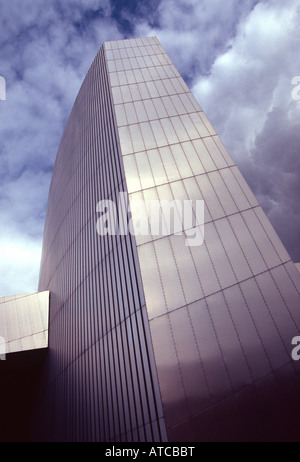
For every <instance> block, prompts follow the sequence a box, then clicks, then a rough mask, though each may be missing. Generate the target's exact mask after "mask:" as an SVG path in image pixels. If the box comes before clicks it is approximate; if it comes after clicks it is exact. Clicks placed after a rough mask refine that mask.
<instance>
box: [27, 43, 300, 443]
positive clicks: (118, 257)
mask: <svg viewBox="0 0 300 462" xmlns="http://www.w3.org/2000/svg"><path fill="white" fill-rule="evenodd" d="M120 194H123V195H122V196H121V197H123V198H126V197H127V194H128V200H129V206H130V207H129V211H130V213H129V214H128V216H127V215H126V216H124V213H123V212H124V208H122V207H119V206H118V207H116V208H112V210H113V213H111V214H110V215H109V216H108V215H106V214H107V210H108V209H109V207H110V205H109V204H119V205H120ZM104 200H105V201H106V202H103V201H104ZM101 201H102V202H101ZM162 201H167V202H168V203H169V204H172V207H173V206H174V208H172V210H169V212H170V213H169V218H170V217H174V216H175V215H176V213H177V214H178V213H179V211H178V207H179V206H180V204H186V203H189V204H192V206H193V214H194V215H193V217H194V219H195V218H196V219H198V217H197V214H196V208H195V207H196V205H195V204H196V203H197V201H198V202H200V201H202V203H204V221H203V222H202V221H201V219H200V221H195V220H194V221H193V222H192V223H191V224H190V227H189V226H183V229H182V232H178V229H173V228H172V227H169V228H168V227H165V228H164V229H165V232H164V233H154V232H153V226H152V225H153V222H152V221H153V220H152V215H151V213H150V211H151V205H152V204H153V203H154V202H155V203H157V202H158V203H159V204H161V203H162ZM99 203H100V206H99ZM136 203H139V204H144V210H143V217H144V221H143V226H144V228H143V230H144V231H143V232H138V231H139V229H140V228H139V226H140V223H139V216H140V215H139V214H140V210H139V208H138V207H136ZM174 204H175V205H174ZM176 207H177V209H176ZM126 210H127V208H126ZM179 215H180V213H179ZM111 216H112V217H113V220H112V221H109V219H108V218H111ZM103 217H105V218H107V221H106V227H105V226H104V227H102V228H101V229H102V233H101V232H99V226H98V225H99V223H100V222H101V220H103ZM145 217H146V218H145ZM159 217H160V219H162V220H163V219H166V215H164V214H161V215H160V216H159ZM181 219H182V215H181ZM130 220H132V223H133V228H134V231H135V232H124V229H125V228H126V226H125V225H127V224H128V222H129V221H130ZM151 220H152V221H151ZM145 222H146V224H145ZM97 223H98V225H97ZM120 223H121V225H122V224H123V225H122V226H121V225H120ZM102 224H103V222H102ZM124 226H125V228H124ZM111 227H113V231H114V232H112V230H111ZM145 229H146V230H147V232H145ZM121 231H122V232H121ZM125 231H126V229H125ZM193 233H194V234H193ZM191 236H194V237H195V236H198V238H199V236H201V239H199V240H198V241H197V242H196V241H195V242H190V244H189V245H187V244H188V243H187V239H188V238H191ZM39 291H49V292H50V307H49V313H50V317H49V346H48V353H47V360H46V365H45V374H44V377H43V387H42V392H41V398H40V399H41V401H43V403H44V404H43V407H42V408H41V409H42V410H43V412H42V413H43V420H42V422H43V424H41V421H40V420H39V419H40V418H41V414H39V416H40V417H39V418H38V420H37V423H38V425H37V427H38V430H36V433H35V438H36V439H48V440H50V441H248V440H250V441H261V440H272V441H274V440H288V439H293V438H299V436H296V435H299V424H298V423H297V420H294V419H295V418H296V416H297V414H298V413H299V409H300V406H299V405H300V402H299V396H298V392H297V389H298V388H297V387H299V365H298V362H297V361H294V360H293V358H292V356H291V352H292V349H293V346H292V343H291V342H292V339H293V338H294V337H295V336H297V335H298V333H299V332H300V276H299V273H298V271H297V269H296V268H295V266H294V264H293V263H292V261H291V259H290V257H289V255H288V253H287V252H286V250H285V248H284V246H283V245H282V243H281V242H280V240H279V238H278V236H277V234H276V233H275V231H274V229H273V228H272V226H271V224H270V222H269V221H268V219H267V217H266V216H265V214H264V212H263V211H262V209H261V207H260V205H259V204H258V202H257V201H256V199H255V197H254V196H253V194H252V192H251V191H250V189H249V187H248V186H247V184H246V182H245V180H244V179H243V177H242V175H241V173H240V171H239V170H238V168H237V166H236V165H235V163H234V162H233V160H232V158H231V157H230V155H229V154H228V152H227V150H226V149H225V147H224V145H223V144H222V142H221V141H220V138H219V137H218V135H217V134H216V132H215V131H214V129H213V127H212V126H211V124H210V122H209V121H208V119H207V117H206V116H205V114H204V113H203V111H202V110H201V108H200V106H199V104H198V103H197V101H196V100H195V98H194V97H193V96H192V94H191V92H190V90H189V89H188V87H187V86H186V84H185V83H184V81H183V79H182V78H181V76H180V75H179V73H178V71H177V70H176V68H175V67H174V65H173V64H172V62H171V61H170V58H169V57H168V56H167V54H166V52H165V51H164V49H163V48H162V46H161V45H160V43H159V41H158V40H157V38H155V37H148V38H140V39H130V40H122V41H114V42H106V43H104V44H103V46H102V47H101V49H100V51H99V53H98V54H97V56H96V58H95V60H94V62H93V63H92V65H91V67H90V69H89V71H88V73H87V76H86V78H85V80H84V82H83V85H82V87H81V89H80V91H79V94H78V96H77V99H76V101H75V104H74V107H73V109H72V112H71V114H70V117H69V120H68V122H67V126H66V128H65V131H64V134H63V137H62V141H61V144H60V147H59V150H58V154H57V159H56V162H55V166H54V171H53V177H52V182H51V187H50V193H49V201H48V210H47V216H46V223H45V232H44V243H43V253H42V262H41V270H40V281H39ZM46 422H47V425H46Z"/></svg>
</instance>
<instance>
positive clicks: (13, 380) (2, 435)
mask: <svg viewBox="0 0 300 462" xmlns="http://www.w3.org/2000/svg"><path fill="white" fill-rule="evenodd" d="M46 354H47V350H46V349H40V350H32V351H26V352H19V353H10V354H7V355H6V359H5V360H2V361H0V396H1V412H0V441H1V442H28V441H30V439H31V433H30V431H31V430H30V429H31V425H32V419H33V415H34V410H35V405H36V397H37V394H38V390H39V387H40V381H41V374H42V368H43V365H44V361H45V358H46ZM42 425H44V421H43V422H42Z"/></svg>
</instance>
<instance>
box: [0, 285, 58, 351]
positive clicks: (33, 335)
mask: <svg viewBox="0 0 300 462" xmlns="http://www.w3.org/2000/svg"><path fill="white" fill-rule="evenodd" d="M48 317H49V292H48V291H44V292H38V293H35V294H25V295H13V296H9V297H1V298H0V336H1V337H2V338H3V339H4V342H5V351H6V353H16V352H20V351H28V350H35V349H39V348H47V347H48Z"/></svg>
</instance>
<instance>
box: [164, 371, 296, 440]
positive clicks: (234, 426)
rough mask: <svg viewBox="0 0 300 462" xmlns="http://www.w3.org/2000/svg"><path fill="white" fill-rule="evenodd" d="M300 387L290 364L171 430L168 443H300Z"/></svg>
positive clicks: (169, 430)
mask: <svg viewBox="0 0 300 462" xmlns="http://www.w3.org/2000/svg"><path fill="white" fill-rule="evenodd" d="M299 387H300V373H299V372H295V370H294V368H293V365H291V364H288V365H286V366H284V367H282V368H281V369H279V370H278V371H276V373H274V374H273V373H272V374H270V375H268V376H266V377H264V378H263V379H261V380H259V381H258V382H256V383H255V384H253V385H251V386H247V387H245V388H244V389H242V390H240V391H239V392H238V393H235V394H234V395H232V396H230V397H228V398H225V399H224V400H223V401H221V402H219V403H217V404H216V405H214V406H211V407H210V408H209V409H206V410H205V411H203V412H201V413H199V414H197V415H194V416H193V417H192V418H191V419H189V420H188V421H184V422H182V423H180V424H178V425H177V426H175V427H171V428H169V429H168V436H169V441H171V442H178V441H203V442H213V441H218V442H239V441H244V442H293V441H294V442H295V441H299V434H300V422H299V413H300V401H299Z"/></svg>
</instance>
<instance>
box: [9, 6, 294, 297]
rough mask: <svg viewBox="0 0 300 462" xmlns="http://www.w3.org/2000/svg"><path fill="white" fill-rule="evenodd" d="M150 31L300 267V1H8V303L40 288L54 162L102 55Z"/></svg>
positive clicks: (149, 33) (148, 33)
mask: <svg viewBox="0 0 300 462" xmlns="http://www.w3.org/2000/svg"><path fill="white" fill-rule="evenodd" d="M148 35H156V36H157V37H158V39H159V40H160V41H161V43H162V45H163V46H164V48H165V49H166V51H167V53H168V54H169V56H170V57H171V59H172V60H173V62H174V63H175V65H176V67H177V68H178V70H179V72H180V73H181V74H182V75H183V77H184V78H185V80H186V82H187V83H188V85H189V86H190V88H191V89H192V91H193V93H194V95H195V96H196V98H197V99H198V101H199V103H200V105H201V106H202V108H203V109H204V111H205V112H206V114H207V115H208V117H209V119H210V120H211V122H212V123H213V125H214V127H215V129H216V130H217V132H218V133H219V135H220V136H221V138H222V140H223V142H224V143H225V145H226V146H227V147H228V149H229V151H230V153H231V155H232V157H233V158H234V160H235V161H236V163H237V164H238V166H239V167H240V169H241V171H242V173H243V174H244V176H245V178H246V179H247V181H248V183H249V184H250V186H251V188H252V189H253V191H254V193H255V194H256V197H257V198H258V200H259V201H260V203H261V204H262V206H263V208H264V210H265V211H266V213H267V214H268V216H269V218H270V220H271V222H272V223H273V226H274V227H275V229H276V230H277V232H278V234H279V236H280V237H281V239H282V241H283V242H284V244H285V246H286V247H287V249H288V251H289V253H290V255H291V257H292V259H293V260H294V261H300V242H299V236H300V201H299V196H300V99H299V100H298V99H297V98H295V96H296V97H297V95H298V94H299V98H300V87H299V92H298V89H297V86H296V85H292V80H293V78H294V77H295V76H300V0H285V1H284V2H283V1H282V0H243V1H241V0H226V1H224V0H130V1H126V0H110V1H109V0H48V1H47V2H46V1H45V0H0V76H3V77H4V78H5V80H6V85H7V92H6V101H0V296H4V295H11V294H19V293H26V292H34V291H36V290H37V283H38V272H39V263H40V255H41V246H42V236H43V227H44V219H45V212H46V204H47V196H48V189H49V184H50V179H51V173H52V168H53V164H54V161H55V157H56V153H57V149H58V145H59V142H60V139H61V136H62V133H63V130H64V126H65V124H66V121H67V118H68V115H69V113H70V111H71V108H72V105H73V103H74V100H75V97H76V95H77V93H78V90H79V88H80V85H81V83H82V81H83V79H84V77H85V74H86V72H87V71H88V69H89V67H90V64H91V63H92V61H93V59H94V57H95V55H96V53H97V51H98V49H99V48H100V46H101V44H102V43H103V41H106V40H116V39H122V38H132V37H139V36H148ZM299 80H300V78H299ZM293 90H294V92H293ZM293 96H294V98H293Z"/></svg>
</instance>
